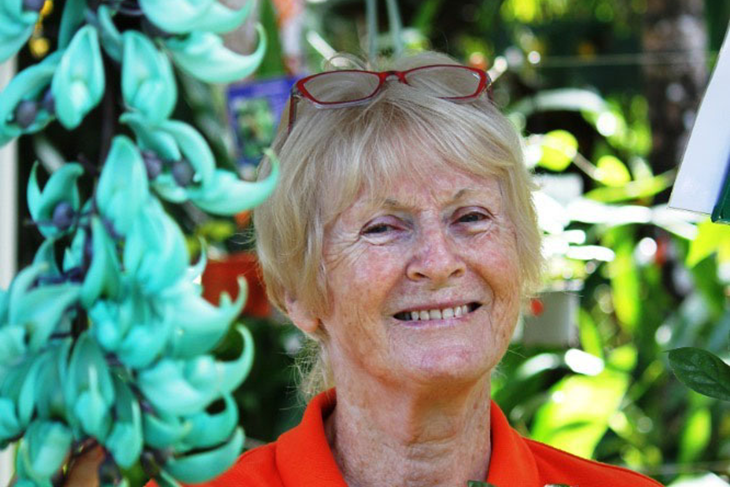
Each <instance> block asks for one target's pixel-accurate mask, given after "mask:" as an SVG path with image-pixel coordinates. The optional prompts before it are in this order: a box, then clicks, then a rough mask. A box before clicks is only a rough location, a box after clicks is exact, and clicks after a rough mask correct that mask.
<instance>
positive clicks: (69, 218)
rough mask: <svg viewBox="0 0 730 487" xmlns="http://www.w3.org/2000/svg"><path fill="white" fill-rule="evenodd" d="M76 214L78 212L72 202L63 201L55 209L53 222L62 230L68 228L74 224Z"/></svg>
mask: <svg viewBox="0 0 730 487" xmlns="http://www.w3.org/2000/svg"><path fill="white" fill-rule="evenodd" d="M75 216H76V212H75V211H74V209H73V206H71V203H68V202H66V201H61V202H60V203H59V204H57V205H56V207H55V208H54V209H53V224H54V225H55V226H56V227H58V229H59V230H61V231H63V230H66V229H67V228H69V227H70V226H71V225H73V222H74V217H75Z"/></svg>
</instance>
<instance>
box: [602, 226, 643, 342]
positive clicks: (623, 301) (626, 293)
mask: <svg viewBox="0 0 730 487" xmlns="http://www.w3.org/2000/svg"><path fill="white" fill-rule="evenodd" d="M611 234H612V235H614V236H615V237H616V241H615V242H614V244H613V246H611V245H607V246H608V247H613V249H614V252H615V253H616V257H615V258H614V260H613V262H610V263H609V272H610V277H611V292H612V295H613V302H614V309H615V310H616V316H617V317H618V319H619V321H620V323H621V325H622V327H624V328H625V329H626V330H627V331H633V330H635V329H636V327H637V326H638V325H639V321H640V318H641V302H640V300H639V296H640V290H641V283H640V280H639V271H638V269H637V267H636V262H635V261H634V240H633V232H631V231H630V229H628V228H625V227H618V228H615V229H613V230H612V232H611Z"/></svg>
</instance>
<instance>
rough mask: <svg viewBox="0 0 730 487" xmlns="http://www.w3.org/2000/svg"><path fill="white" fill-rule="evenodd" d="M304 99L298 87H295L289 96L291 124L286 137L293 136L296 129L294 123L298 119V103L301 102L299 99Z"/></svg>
mask: <svg viewBox="0 0 730 487" xmlns="http://www.w3.org/2000/svg"><path fill="white" fill-rule="evenodd" d="M301 97H302V95H300V94H299V93H298V92H297V91H296V87H294V88H293V89H292V91H291V94H290V95H289V124H288V126H287V128H286V135H287V136H288V135H289V134H291V131H292V128H293V127H294V122H295V121H296V119H297V103H298V102H299V99H300V98H301Z"/></svg>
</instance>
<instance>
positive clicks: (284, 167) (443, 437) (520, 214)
mask: <svg viewBox="0 0 730 487" xmlns="http://www.w3.org/2000/svg"><path fill="white" fill-rule="evenodd" d="M388 69H389V70H387V71H382V72H371V71H361V70H340V71H328V72H325V73H320V74H318V75H314V76H310V77H307V78H304V79H302V80H301V81H299V82H298V83H297V85H296V87H295V90H294V92H293V95H292V99H291V101H290V107H289V111H288V115H285V117H284V120H283V123H282V127H281V129H280V133H279V136H278V138H277V140H276V142H275V149H276V151H277V153H278V154H279V158H280V160H281V175H282V177H281V180H280V184H279V186H278V187H277V189H276V191H275V193H274V195H273V196H272V197H271V198H270V199H269V200H268V201H267V202H266V203H265V204H264V205H262V206H261V207H259V208H257V209H256V211H255V215H254V225H255V228H256V237H257V246H258V252H259V257H260V260H261V264H262V267H263V274H264V278H265V281H266V285H267V289H268V292H269V296H270V298H271V300H272V301H273V303H274V304H275V305H277V306H278V307H279V308H280V309H282V310H283V311H284V312H285V313H286V314H287V315H288V316H289V318H290V319H291V320H292V322H293V323H294V325H296V326H297V327H298V328H299V329H300V330H302V331H303V332H304V333H305V334H306V336H307V337H308V338H309V339H310V340H311V341H312V344H313V347H312V348H313V350H314V352H313V356H314V358H313V361H312V363H311V364H310V367H309V368H308V372H307V374H306V377H305V379H304V381H303V387H304V389H305V392H306V393H308V394H309V396H310V397H312V396H314V397H313V399H311V401H310V403H309V405H308V407H307V409H306V412H305V413H304V418H303V419H302V422H301V424H299V425H298V426H297V427H295V428H294V429H292V430H291V431H289V432H287V433H285V434H283V435H282V436H281V437H280V438H279V439H278V440H277V441H276V442H274V443H272V444H269V445H266V446H263V447H260V448H257V449H254V450H252V451H249V452H247V453H245V454H244V455H243V456H241V458H240V459H239V461H238V462H237V463H236V464H235V465H234V467H233V468H232V469H231V470H230V471H229V472H227V473H226V474H224V475H222V476H221V477H219V478H218V479H216V480H215V481H213V482H211V483H210V485H215V486H245V487H283V486H286V487H305V486H306V487H335V486H338V487H342V486H346V485H349V486H351V487H386V486H388V487H390V486H392V487H403V486H417V487H426V486H449V487H453V486H466V485H467V482H468V481H470V480H476V481H482V482H488V483H490V484H493V485H496V486H500V487H511V486H516V487H543V486H545V485H548V484H567V485H573V486H576V487H577V486H579V487H598V486H601V487H603V486H610V487H620V486H626V487H643V486H656V485H659V484H658V483H656V482H654V481H652V480H650V479H647V478H645V477H643V476H640V475H638V474H636V473H633V472H630V471H627V470H623V469H620V468H617V467H613V466H609V465H603V464H599V463H596V462H591V461H588V460H584V459H580V458H577V457H574V456H571V455H569V454H567V453H564V452H561V451H558V450H555V449H553V448H550V447H548V446H546V445H543V444H540V443H537V442H534V441H530V440H528V439H525V438H523V437H521V436H520V435H519V434H518V433H517V432H516V431H514V430H513V429H511V428H510V426H509V425H508V423H507V420H506V419H505V416H504V415H503V414H502V412H501V411H500V410H499V408H498V407H497V405H496V404H494V403H493V402H491V400H490V385H491V384H490V377H491V374H492V372H493V371H494V370H495V369H496V367H497V365H498V364H499V361H500V359H501V358H502V356H503V355H504V353H505V351H506V350H507V346H508V344H509V341H510V337H511V336H512V332H513V330H514V328H515V324H516V323H517V320H518V315H519V312H520V306H521V303H522V301H523V298H524V297H525V296H527V295H529V293H531V292H533V291H534V290H535V289H536V287H537V286H538V284H539V280H540V269H541V257H540V232H539V230H538V228H537V225H536V218H535V209H534V207H533V203H532V199H531V193H530V191H531V188H532V185H531V180H530V176H529V174H528V172H527V170H526V169H525V167H524V164H523V161H522V152H521V145H520V138H519V136H518V134H517V133H516V132H515V130H514V128H513V127H512V126H511V124H510V122H509V121H508V120H507V119H506V118H505V117H504V116H503V115H502V114H501V113H500V112H499V111H498V110H497V108H495V106H494V105H493V104H492V103H491V102H490V101H489V98H488V96H487V91H488V88H489V83H490V80H489V78H488V76H487V74H486V73H485V72H483V71H480V70H477V69H473V68H469V67H465V66H461V65H458V64H455V63H454V61H452V60H451V59H450V58H447V57H445V56H442V55H438V54H433V53H430V54H421V55H417V56H413V57H406V58H402V59H399V60H397V61H395V62H394V64H393V65H392V66H389V67H388Z"/></svg>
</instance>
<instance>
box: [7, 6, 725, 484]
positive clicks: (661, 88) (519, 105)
mask: <svg viewBox="0 0 730 487" xmlns="http://www.w3.org/2000/svg"><path fill="white" fill-rule="evenodd" d="M297 5H298V7H297V8H295V7H293V6H297ZM286 8H289V9H294V10H295V11H296V12H298V13H297V15H298V16H299V22H300V26H301V33H300V36H299V37H300V39H299V40H300V42H301V54H300V55H299V58H298V59H296V60H295V62H292V61H291V59H288V60H287V59H285V56H284V55H283V54H282V49H284V47H283V43H282V42H277V37H276V35H275V33H276V32H277V31H278V30H279V26H280V25H281V17H282V10H283V9H286ZM379 8H380V10H381V15H380V17H381V19H380V23H379V31H380V32H381V34H380V36H379V38H378V39H377V40H378V45H379V47H380V50H381V52H382V53H384V54H387V53H389V52H392V51H393V50H394V46H393V44H392V40H391V39H392V38H391V37H390V36H389V35H388V34H387V32H388V29H389V25H388V22H387V16H386V15H385V14H384V12H385V6H384V5H381V6H380V7H379ZM399 8H400V18H401V19H402V24H403V31H402V39H403V42H404V43H405V45H406V47H407V48H409V49H424V48H428V49H436V50H440V51H444V52H446V53H448V54H450V55H452V56H453V57H455V58H456V59H459V60H461V61H463V62H466V63H468V64H471V65H474V66H479V67H483V68H485V69H488V70H489V71H490V74H491V75H492V76H493V78H495V85H494V97H495V102H496V103H497V104H498V105H500V106H501V107H503V109H504V110H505V111H506V113H508V114H509V115H510V117H511V118H512V120H513V121H514V123H515V124H516V125H517V127H518V128H519V129H520V130H521V131H522V132H523V133H524V134H525V136H526V157H527V162H528V164H530V166H532V167H533V168H534V172H535V174H536V178H537V179H538V181H539V182H540V184H541V186H542V190H541V191H540V194H539V198H540V200H539V207H540V209H541V214H540V220H541V225H542V227H543V229H544V231H545V235H546V252H547V254H548V255H549V259H550V265H549V269H548V276H547V278H546V286H545V290H546V292H545V293H544V294H543V295H541V296H539V297H538V298H537V299H535V300H532V301H531V302H529V303H527V305H526V311H525V316H526V319H525V323H524V324H523V325H522V326H521V327H520V328H521V331H520V332H519V333H518V336H517V337H516V338H515V340H514V343H513V345H512V346H511V347H510V350H509V352H508V353H507V355H506V357H505V359H504V360H503V363H502V365H501V366H500V368H499V370H498V371H497V372H495V374H494V377H493V389H494V398H495V400H496V401H497V402H498V403H499V404H500V406H501V407H502V408H503V410H504V411H505V413H506V414H507V415H508V417H509V418H510V420H511V422H512V424H513V425H514V426H515V427H517V428H518V429H519V430H520V431H522V432H523V433H525V434H529V435H531V436H532V437H533V438H535V439H538V440H541V441H545V442H547V443H550V444H552V445H555V446H557V447H559V448H564V449H567V450H569V451H572V452H574V453H576V454H578V455H582V456H585V457H589V458H594V459H598V460H601V461H604V462H608V463H614V464H619V465H626V466H628V467H630V468H633V469H636V470H638V471H640V472H643V473H645V474H647V475H650V476H652V477H654V478H656V479H657V480H659V481H661V482H662V483H665V484H672V485H715V483H716V482H719V483H717V485H726V484H725V483H724V482H723V480H722V479H724V480H727V479H728V474H730V409H728V406H727V403H723V402H719V401H716V400H712V399H709V398H706V397H704V396H700V395H699V394H696V393H694V392H691V391H690V390H688V389H687V388H686V387H684V386H683V385H682V384H680V383H679V382H678V381H677V380H676V378H675V377H674V376H673V375H672V374H671V372H670V369H669V367H668V364H667V356H666V353H665V352H666V351H667V350H670V349H672V348H676V347H680V346H696V347H701V348H704V349H707V350H710V351H712V352H714V353H716V354H718V355H719V356H721V357H723V358H725V359H727V358H730V348H729V344H730V311H729V310H728V306H727V304H728V294H729V293H728V290H729V289H730V288H729V287H728V286H729V284H730V227H726V226H721V225H716V224H712V223H709V222H708V221H705V220H704V219H703V218H700V217H694V216H692V215H682V214H678V213H677V212H673V211H671V210H667V209H666V201H667V198H668V191H669V188H671V184H672V182H673V180H674V177H675V175H676V168H677V166H678V164H679V160H680V158H681V150H682V148H683V143H684V141H685V140H686V134H687V130H688V129H689V128H690V127H691V124H692V119H693V116H694V114H695V112H696V110H697V106H698V103H699V98H700V96H701V94H702V91H703V90H704V86H705V84H706V82H707V76H708V74H709V72H710V70H711V67H712V66H713V63H714V61H715V58H716V55H717V52H718V51H719V49H720V46H721V43H722V40H723V37H724V35H725V32H726V30H727V26H728V19H730V2H727V1H726V0H704V1H702V0H693V1H690V0H489V1H487V0H481V1H478V0H464V1H458V2H454V1H446V0H401V2H400V4H399ZM56 10H58V9H56ZM258 10H259V16H260V19H261V21H262V22H263V23H264V25H265V26H266V27H267V30H268V31H269V33H270V34H274V35H271V36H270V37H269V38H270V39H271V43H270V44H271V47H270V48H269V51H268V54H267V58H266V60H265V62H264V64H263V65H262V67H261V69H260V70H259V71H258V72H257V74H256V77H257V79H264V78H270V77H275V76H283V75H302V74H304V73H307V72H313V71H317V70H318V69H319V68H320V65H321V62H322V60H323V59H324V58H326V57H328V56H329V55H330V54H331V53H332V52H336V51H346V52H351V53H356V54H363V53H365V52H366V51H367V35H366V34H367V25H366V8H365V2H363V1H362V0H317V1H314V0H310V1H308V2H307V3H305V4H304V3H298V2H296V1H294V0H291V1H284V0H279V1H275V2H274V1H273V0H260V1H259V4H258ZM57 15H58V12H54V11H53V10H52V9H51V11H50V12H47V16H48V19H47V20H46V21H45V22H44V28H45V29H53V26H54V25H57V24H54V16H57ZM277 17H278V18H277ZM657 32H659V33H660V34H661V33H662V32H663V33H664V34H662V35H660V34H657ZM237 35H239V36H242V37H246V36H245V35H244V34H242V33H239V34H237ZM45 39H46V38H45V36H44V35H43V32H42V31H41V32H37V33H36V34H35V37H34V40H35V42H33V41H32V42H31V43H30V50H26V51H24V52H22V53H21V56H20V58H19V65H20V67H22V66H23V65H24V64H27V63H28V62H30V60H33V59H35V57H38V56H42V55H43V51H44V49H45V51H47V50H48V49H49V47H50V48H51V49H52V46H48V45H47V43H48V41H47V40H45ZM44 42H45V43H46V45H45V46H44ZM177 75H178V77H179V81H180V84H181V91H182V93H181V94H182V98H183V102H182V103H179V104H178V107H177V109H176V110H177V111H176V113H175V118H179V119H183V120H188V121H190V122H192V123H195V125H196V126H198V127H199V128H200V129H201V130H202V132H203V133H204V134H205V136H206V137H207V138H208V140H209V142H210V143H211V145H212V148H213V150H214V151H215V153H216V156H217V158H218V161H219V163H221V164H224V165H229V166H231V167H232V166H233V165H234V164H235V163H236V162H235V161H236V159H237V155H238V154H237V148H236V146H235V144H234V142H233V141H234V137H233V134H232V129H231V128H230V124H229V121H228V117H229V115H228V114H227V113H226V101H225V98H226V90H225V88H224V87H219V88H214V89H210V88H208V87H205V86H203V85H200V84H198V83H197V82H195V81H194V80H192V79H190V78H188V77H186V76H185V75H182V74H179V73H178V74H177ZM662 100H664V101H662ZM108 110H112V111H113V107H112V108H108ZM675 119H676V121H677V123H674V122H673V120H675ZM105 123H109V122H103V121H102V114H101V113H96V114H92V116H90V117H87V120H85V121H84V126H83V130H79V131H77V133H83V134H84V138H85V139H90V138H93V139H96V138H98V137H101V132H102V131H103V130H108V127H106V128H105ZM673 123H674V124H673ZM46 134H47V138H45V139H40V138H25V139H21V141H20V144H19V149H20V154H21V164H20V168H21V181H20V183H19V184H20V187H21V188H24V187H25V184H26V183H25V181H26V180H27V172H28V171H29V168H30V167H31V163H30V161H32V160H33V159H35V158H36V157H40V158H41V159H42V161H43V162H44V163H45V164H46V165H50V166H52V165H53V160H54V159H56V158H58V157H63V158H65V159H67V160H74V159H76V160H79V159H80V160H82V161H83V160H84V159H87V160H88V159H91V160H93V159H94V158H97V157H99V154H94V153H89V152H87V149H86V146H88V143H87V144H85V142H84V140H83V139H73V138H70V137H68V134H67V133H65V131H63V129H61V128H59V127H50V128H49V130H47V131H46ZM670 146H671V147H670ZM667 151H668V152H667ZM36 153H37V154H38V155H36ZM657 154H660V157H658V156H657ZM79 155H81V157H79ZM21 208H25V204H24V203H21ZM25 211H27V210H25ZM177 217H178V218H179V221H180V223H181V225H182V226H183V228H184V229H185V230H186V231H187V232H188V235H189V244H190V249H191V252H192V253H193V254H196V253H198V252H199V251H200V245H201V242H206V243H207V246H208V250H209V253H210V256H211V261H212V262H213V263H214V264H213V265H215V263H216V262H217V264H218V265H219V268H218V271H217V272H219V273H218V274H214V272H213V271H212V270H211V272H210V273H209V274H208V278H207V279H208V284H209V286H208V289H207V290H206V293H207V295H208V296H209V297H210V298H211V299H212V300H216V299H217V296H218V294H219V292H220V290H222V289H226V286H225V285H224V284H221V283H223V282H229V281H231V279H232V277H231V276H235V275H236V274H240V273H242V274H244V275H246V276H247V278H248V279H249V281H251V282H252V283H253V285H252V288H253V291H252V292H253V293H254V294H253V295H252V297H251V299H250V302H249V304H248V305H247V308H246V311H245V314H244V316H243V317H242V320H243V321H244V322H245V323H246V324H247V325H248V326H249V327H250V329H251V331H252V332H253V333H254V335H255V337H256V341H257V350H256V354H257V358H256V361H255V365H254V368H253V370H252V372H251V374H250V376H249V377H248V379H247V380H246V382H245V383H244V385H243V387H242V388H241V389H240V390H239V391H238V393H237V397H236V398H237V400H238V402H239V406H240V409H241V423H242V424H243V425H244V426H245V429H246V432H247V435H248V436H249V442H248V444H247V446H248V447H251V446H255V445H256V444H258V442H259V441H271V440H274V439H275V438H276V437H277V436H278V435H279V434H281V433H282V432H283V431H285V430H287V429H288V428H290V427H291V426H293V425H294V424H296V422H298V420H299V417H300V415H301V412H302V409H303V402H302V400H301V399H300V398H299V397H298V395H297V394H296V386H295V378H296V370H295V369H294V366H293V364H294V356H295V355H296V354H297V353H298V352H299V349H300V347H301V343H302V340H301V337H300V335H299V334H298V332H297V331H296V330H295V329H294V328H293V327H292V326H291V325H289V324H287V323H286V321H285V319H283V318H282V317H281V316H279V315H278V314H276V312H274V311H272V310H271V308H270V307H269V306H268V305H267V303H266V302H265V299H264V298H263V294H262V292H263V291H262V290H261V288H260V285H259V284H258V283H257V277H256V276H257V274H256V266H255V262H254V261H252V260H251V259H240V256H241V255H248V254H247V252H249V251H250V248H251V243H250V241H248V240H247V239H246V238H245V237H244V236H243V235H244V234H245V232H246V230H247V228H248V224H249V223H248V218H247V215H239V217H237V218H236V219H235V220H233V221H228V220H211V219H209V217H207V216H205V215H202V214H200V213H198V212H195V210H194V209H193V208H183V210H181V211H178V214H177ZM39 243H40V240H39V239H38V237H37V235H35V233H34V232H33V231H32V229H27V228H25V229H23V231H22V232H21V236H20V261H21V262H20V265H26V264H28V263H29V262H30V261H31V259H32V255H33V251H34V249H35V248H36V246H37V245H38V244H39ZM234 260H235V263H234V262H233V261H234ZM221 269H223V270H221ZM205 279H206V278H205V277H204V281H205ZM216 282H217V283H219V284H220V285H219V286H217V287H215V284H214V283H216ZM204 284H206V283H205V282H204ZM257 286H258V287H257ZM213 288H215V289H213ZM256 293H258V294H256ZM551 296H552V297H557V298H558V300H557V302H558V304H553V301H554V300H553V299H552V297H551ZM566 298H567V299H566ZM552 306H557V307H558V308H559V309H558V310H557V312H556V313H557V314H555V313H554V311H555V310H554V309H552V308H551V307H552ZM555 316H557V317H558V318H557V319H556V318H555ZM538 326H539V327H541V328H540V329H541V330H542V331H545V330H547V332H545V333H542V334H541V335H540V337H538V338H534V337H533V338H530V337H531V336H533V335H531V333H532V331H531V330H534V327H538ZM226 347H227V345H226V343H224V344H223V345H222V346H221V351H220V352H221V353H222V354H225V353H226Z"/></svg>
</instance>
